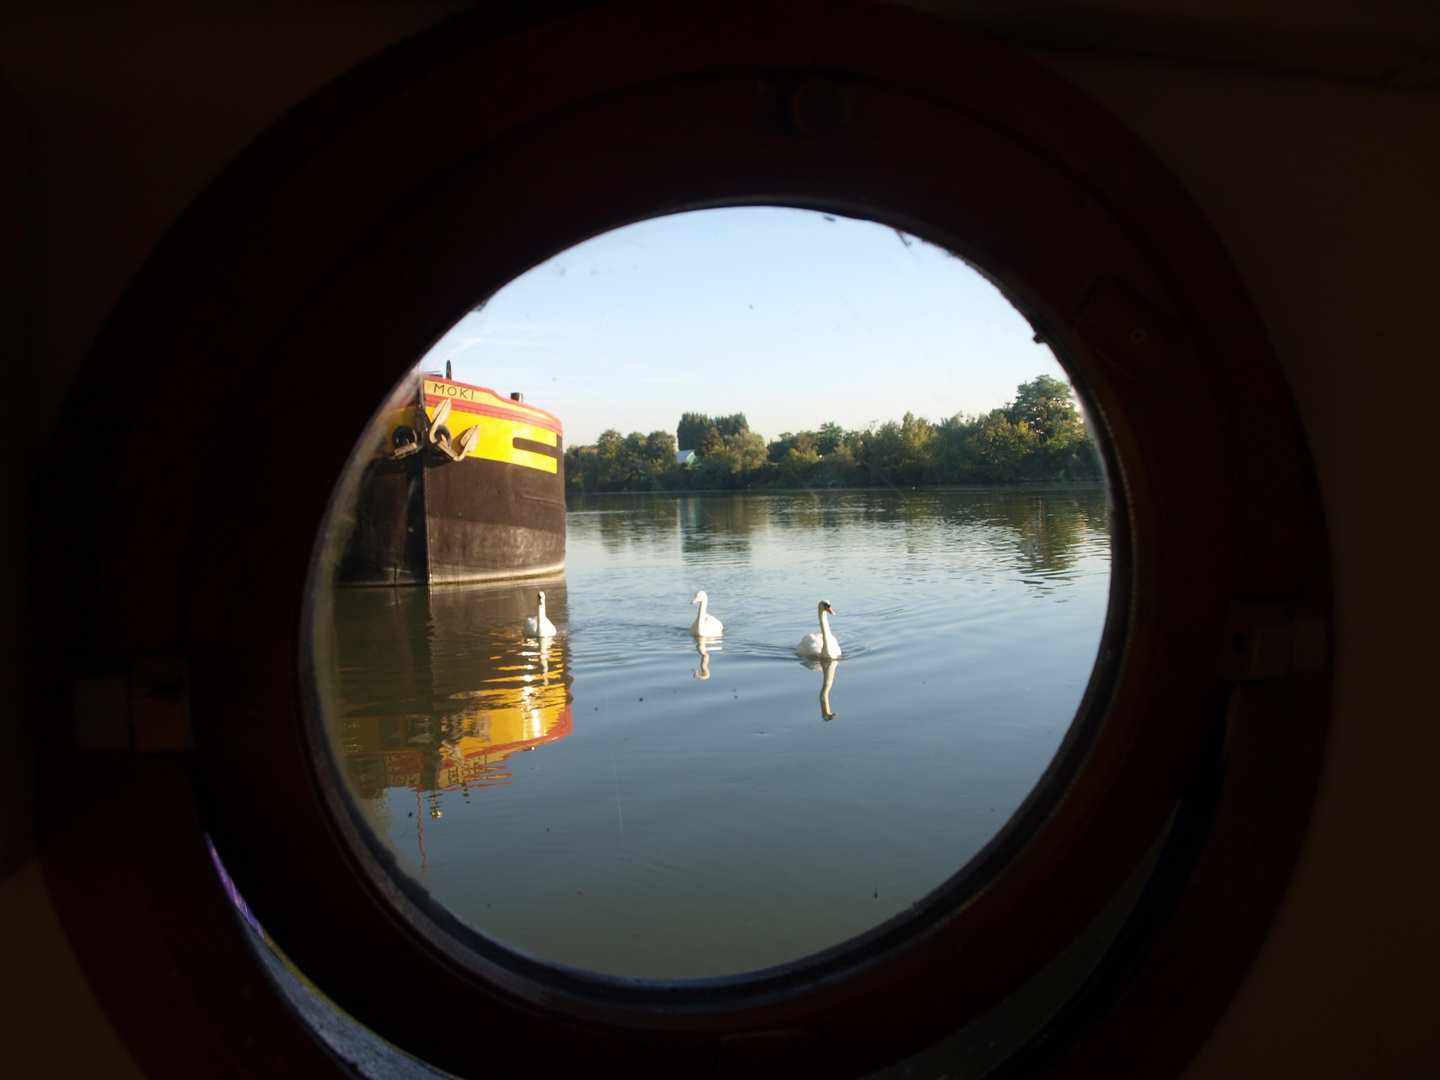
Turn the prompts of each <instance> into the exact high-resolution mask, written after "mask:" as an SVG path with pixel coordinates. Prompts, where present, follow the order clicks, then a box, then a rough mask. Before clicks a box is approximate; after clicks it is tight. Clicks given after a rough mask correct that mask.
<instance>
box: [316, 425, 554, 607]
mask: <svg viewBox="0 0 1440 1080" xmlns="http://www.w3.org/2000/svg"><path fill="white" fill-rule="evenodd" d="M557 457H558V455H557ZM557 465H558V468H557V470H556V471H555V472H554V473H550V472H545V471H543V470H540V469H533V468H527V467H525V466H521V465H513V464H510V463H507V462H499V461H491V460H487V459H484V458H474V457H472V458H465V459H462V460H460V461H451V460H448V459H445V458H443V457H441V456H439V455H438V454H435V453H434V452H432V451H422V452H420V453H415V454H412V455H410V456H409V457H405V458H401V459H398V460H397V459H395V458H381V459H378V460H376V461H372V462H371V463H370V464H369V465H368V466H367V467H366V471H365V475H364V477H363V478H362V479H361V490H360V496H359V500H358V503H357V506H356V512H355V527H354V531H353V532H352V533H351V536H350V541H349V543H348V545H347V548H346V552H345V556H344V558H343V559H342V560H341V564H340V568H339V572H338V574H337V578H336V580H337V581H338V582H339V583H340V584H344V585H423V584H432V585H439V584H452V583H458V582H465V581H500V580H505V579H510V578H521V577H534V576H538V575H543V574H555V573H559V572H560V571H561V570H562V569H564V566H565V475H564V459H563V457H558V460H557Z"/></svg>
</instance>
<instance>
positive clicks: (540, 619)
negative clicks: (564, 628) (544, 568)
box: [525, 592, 555, 637]
mask: <svg viewBox="0 0 1440 1080" xmlns="http://www.w3.org/2000/svg"><path fill="white" fill-rule="evenodd" d="M535 599H536V602H537V603H538V604H539V605H540V606H539V610H538V611H536V612H535V614H534V615H532V616H531V617H530V618H528V619H526V620H525V636H526V637H554V636H555V624H554V623H553V622H551V621H550V620H549V619H547V618H546V617H545V594H544V593H543V592H542V593H536V594H535Z"/></svg>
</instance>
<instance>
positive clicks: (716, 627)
mask: <svg viewBox="0 0 1440 1080" xmlns="http://www.w3.org/2000/svg"><path fill="white" fill-rule="evenodd" d="M690 603H692V604H699V605H700V614H699V615H696V616H695V621H694V622H693V623H691V624H690V633H692V634H694V635H695V636H696V637H719V636H720V635H721V634H723V633H724V632H725V624H724V623H722V622H721V621H720V620H719V619H717V618H715V616H714V615H711V614H710V613H709V612H708V611H706V610H705V608H706V606H707V605H709V603H710V597H709V596H708V595H706V593H705V590H704V589H701V590H700V591H699V592H697V593H696V594H695V599H694V600H691V601H690Z"/></svg>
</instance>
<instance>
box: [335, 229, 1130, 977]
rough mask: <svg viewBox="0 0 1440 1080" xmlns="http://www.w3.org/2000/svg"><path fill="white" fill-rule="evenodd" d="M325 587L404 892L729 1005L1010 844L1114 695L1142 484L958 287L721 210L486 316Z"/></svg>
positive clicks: (513, 946)
mask: <svg viewBox="0 0 1440 1080" xmlns="http://www.w3.org/2000/svg"><path fill="white" fill-rule="evenodd" d="M317 566H318V570H317V571H316V575H315V578H314V580H313V582H312V589H313V600H312V609H311V610H312V612H313V616H312V618H313V622H312V626H311V639H312V641H313V648H314V660H315V665H314V670H315V673H316V681H317V684H318V685H317V687H316V689H317V691H318V696H319V700H320V702H321V713H322V715H323V718H324V722H325V725H326V728H327V732H328V734H329V737H330V741H331V752H332V756H333V760H334V763H335V768H336V772H337V773H338V774H339V775H341V776H343V777H344V779H345V783H346V784H347V785H348V793H349V798H350V801H351V803H352V804H353V806H354V807H355V808H356V813H357V815H358V817H359V818H360V820H361V821H362V822H363V824H364V827H365V829H366V830H367V831H368V832H369V833H370V834H371V835H372V836H373V838H374V840H375V842H376V843H377V844H378V845H380V846H381V847H382V848H383V849H384V850H385V852H386V853H387V857H388V861H390V862H391V863H392V864H393V865H394V866H396V867H398V868H399V872H400V873H402V874H404V875H405V876H406V877H407V878H408V882H407V887H408V888H410V889H412V890H414V889H418V890H420V891H422V892H423V893H424V894H428V896H429V897H430V898H432V899H433V900H434V901H435V902H438V903H439V904H440V905H443V906H444V907H445V908H447V909H448V910H449V911H450V912H451V913H453V915H455V916H457V917H458V918H459V919H460V920H462V921H463V922H464V923H466V924H469V925H470V926H472V927H474V928H475V929H476V930H477V931H478V932H479V933H480V934H481V935H483V936H484V937H485V938H487V939H489V940H490V941H493V942H495V943H498V944H499V945H501V946H504V947H505V948H506V949H509V950H512V951H513V952H515V953H518V954H523V955H525V956H529V957H532V958H538V959H540V960H543V961H546V962H548V963H551V964H554V965H559V966H561V967H564V968H570V969H578V970H580V971H584V972H591V973H596V974H599V975H602V976H619V977H624V978H631V979H637V978H638V979H657V980H695V979H709V978H714V977H723V976H735V975H741V974H745V973H750V972H756V971H761V970H765V969H770V968H774V967H776V966H777V965H782V964H787V963H790V962H792V961H796V960H800V959H802V958H804V957H807V956H810V955H813V954H816V953H819V952H822V951H824V950H827V949H831V948H833V947H835V946H837V945H840V944H842V943H844V942H846V941H847V940H850V939H853V938H855V937H856V936H858V935H861V934H864V933H865V932H866V931H869V930H872V929H873V928H875V927H876V926H878V925H880V924H883V923H885V922H886V921H887V920H892V919H896V918H901V917H904V916H905V914H906V913H907V912H909V911H911V910H912V909H914V908H915V906H916V905H918V904H919V903H920V902H921V901H922V900H923V899H924V898H925V897H926V896H927V895H929V894H931V893H932V892H933V891H934V890H935V889H937V888H938V887H940V886H941V885H942V884H944V883H945V882H946V881H947V880H950V879H952V878H953V876H954V875H955V874H956V873H957V872H959V871H961V870H962V868H964V867H965V866H966V865H967V864H968V863H971V861H972V860H974V859H975V858H976V856H977V855H978V854H980V853H981V852H982V851H983V850H984V849H985V848H986V847H987V845H989V844H991V843H992V842H993V841H994V840H995V838H996V836H997V835H998V834H999V833H1000V831H1001V830H1002V828H1003V827H1004V826H1005V824H1006V823H1007V822H1008V821H1009V820H1010V819H1011V818H1012V815H1014V814H1015V812H1016V810H1017V808H1019V807H1020V806H1021V805H1022V803H1024V802H1025V800H1026V799H1027V797H1029V796H1030V795H1031V794H1032V792H1033V791H1034V790H1035V788H1036V785H1037V784H1038V783H1039V782H1040V781H1041V778H1042V776H1043V775H1044V774H1045V772H1046V770H1047V768H1049V767H1050V765H1051V763H1052V761H1053V760H1054V758H1055V756H1056V753H1057V751H1058V749H1059V748H1060V747H1061V744H1062V742H1063V741H1064V740H1065V739H1066V736H1067V733H1068V732H1069V731H1070V728H1071V723H1072V720H1073V719H1074V717H1075V716H1076V713H1077V709H1078V708H1079V706H1080V703H1081V701H1082V698H1083V696H1084V694H1085V692H1086V688H1087V685H1088V683H1089V681H1090V678H1091V672H1092V669H1093V668H1094V665H1095V660H1096V655H1097V650H1098V648H1099V644H1100V638H1101V633H1102V630H1103V628H1104V625H1105V621H1106V611H1107V603H1108V600H1109V595H1110V573H1111V571H1110V518H1109V510H1108V492H1107V488H1106V485H1105V481H1104V478H1103V473H1102V468H1101V464H1100V457H1099V455H1098V453H1097V452H1096V450H1095V446H1094V442H1093V437H1092V434H1091V429H1090V426H1089V425H1087V424H1086V422H1085V418H1084V414H1083V412H1082V411H1081V409H1080V407H1079V403H1078V402H1077V401H1076V398H1075V395H1074V392H1073V389H1072V387H1071V385H1070V383H1069V378H1068V376H1067V374H1066V371H1065V369H1064V368H1062V367H1061V365H1060V364H1059V363H1058V362H1057V360H1056V358H1055V356H1054V355H1053V354H1052V352H1051V351H1050V349H1049V347H1047V346H1046V345H1044V344H1041V343H1039V341H1038V338H1037V335H1036V330H1035V328H1034V327H1033V326H1031V325H1030V323H1029V322H1027V321H1026V319H1025V317H1024V316H1022V315H1021V313H1020V312H1018V311H1017V310H1016V309H1015V308H1014V307H1013V306H1012V305H1011V304H1010V302H1009V301H1008V300H1006V298H1005V297H1004V296H1003V295H1002V294H1001V293H1000V291H999V290H998V289H997V288H996V287H995V286H994V285H993V284H992V283H991V282H990V281H989V280H987V279H986V278H985V277H983V276H982V275H981V274H980V273H978V272H977V271H976V270H975V269H974V268H972V267H971V266H970V265H968V264H967V263H966V262H964V261H962V260H961V259H959V258H957V257H955V256H954V255H952V254H950V253H949V252H947V251H945V250H944V249H943V248H941V247H939V246H936V245H933V244H930V243H927V242H925V241H924V240H922V239H920V238H918V237H916V236H914V235H911V234H909V233H907V232H904V231H901V230H897V229H895V228H892V227H889V226H885V225H881V224H877V223H875V222H871V221H864V220H856V219H852V218H848V217H844V216H841V215H837V214H829V213H822V212H819V211H812V210H797V209H788V208H780V207H740V208H725V209H714V210H706V211H696V212H690V213H686V214H677V215H672V216H669V217H664V218H658V219H653V220H649V221H644V222H641V223H638V224H634V225H630V226H627V227H624V228H620V229H616V230H614V231H612V232H608V233H605V234H603V235H601V236H598V237H596V238H594V239H592V240H590V241H588V242H586V243H582V244H580V245H578V246H576V247H573V248H571V249H569V250H568V251H565V252H563V253H561V254H559V255H557V256H555V257H554V258H552V259H551V260H549V261H548V262H545V263H543V264H541V265H539V266H537V267H535V268H534V269H532V270H531V271H529V272H528V273H526V274H524V275H522V276H521V277H519V278H517V279H515V280H514V281H513V282H511V284H510V285H508V286H507V287H505V288H504V289H502V290H500V291H499V292H497V293H496V294H495V295H493V296H492V297H490V298H489V299H488V300H487V301H486V302H484V303H482V304H480V305H479V306H477V307H476V309H475V310H474V311H472V312H470V313H468V314H467V315H465V316H464V317H463V318H462V319H461V320H460V321H459V322H458V323H457V324H456V325H455V326H454V328H453V329H452V330H451V331H450V332H449V333H448V334H446V335H445V336H444V337H443V338H442V339H441V340H440V341H439V342H437V343H436V344H435V346H434V348H433V349H431V350H430V352H429V353H428V354H427V355H426V356H425V357H423V358H422V359H421V360H420V361H419V363H418V364H417V366H416V368H415V370H414V371H413V372H412V373H411V374H410V375H409V376H407V377H406V378H405V379H404V380H403V381H402V382H401V383H400V384H399V385H398V386H397V387H396V388H395V391H394V393H393V394H392V396H391V398H390V400H388V401H387V402H386V403H384V405H383V406H382V407H381V408H380V409H379V411H378V412H377V414H376V416H375V419H374V421H373V423H372V424H371V425H370V427H369V428H368V429H367V431H366V432H365V434H364V436H363V437H362V438H361V440H360V441H359V443H358V445H357V448H356V452H355V454H354V457H353V459H352V464H351V466H350V468H349V470H348V471H347V473H346V475H345V476H344V477H343V479H342V480H341V482H340V486H339V488H338V489H337V494H336V497H335V500H334V506H333V509H332V511H331V515H330V518H329V521H328V525H327V527H326V530H325V533H324V535H323V538H322V548H321V555H320V558H319V559H318V561H317Z"/></svg>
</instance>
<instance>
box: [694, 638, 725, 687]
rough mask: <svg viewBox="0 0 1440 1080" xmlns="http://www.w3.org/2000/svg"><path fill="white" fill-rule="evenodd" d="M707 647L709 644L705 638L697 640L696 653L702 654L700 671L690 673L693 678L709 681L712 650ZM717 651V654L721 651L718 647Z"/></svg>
mask: <svg viewBox="0 0 1440 1080" xmlns="http://www.w3.org/2000/svg"><path fill="white" fill-rule="evenodd" d="M707 645H708V643H707V642H706V641H705V639H704V638H696V640H695V651H696V652H698V653H699V654H700V670H699V671H692V672H690V675H691V677H692V678H696V679H708V678H709V677H710V650H709V648H708V647H707ZM715 649H716V651H717V652H718V651H720V647H719V646H718V645H717V646H716V647H715Z"/></svg>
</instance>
